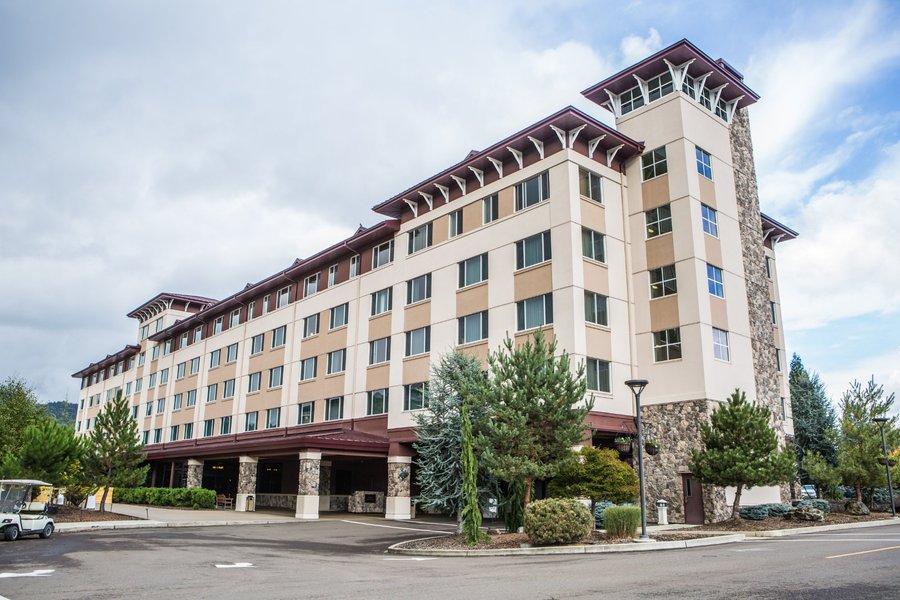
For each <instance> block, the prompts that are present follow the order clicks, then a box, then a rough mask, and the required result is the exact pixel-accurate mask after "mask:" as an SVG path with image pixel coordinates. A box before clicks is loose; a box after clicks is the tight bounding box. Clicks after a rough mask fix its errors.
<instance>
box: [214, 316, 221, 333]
mask: <svg viewBox="0 0 900 600" xmlns="http://www.w3.org/2000/svg"><path fill="white" fill-rule="evenodd" d="M217 333H222V317H218V318H217V319H216V320H215V321H213V335H215V334H217Z"/></svg>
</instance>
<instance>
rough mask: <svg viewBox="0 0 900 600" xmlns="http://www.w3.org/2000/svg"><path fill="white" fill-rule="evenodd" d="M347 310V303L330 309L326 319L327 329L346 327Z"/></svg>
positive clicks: (348, 307)
mask: <svg viewBox="0 0 900 600" xmlns="http://www.w3.org/2000/svg"><path fill="white" fill-rule="evenodd" d="M349 310H350V305H349V303H347V302H345V303H343V304H339V305H338V306H335V307H334V308H332V309H331V312H330V314H329V318H328V327H329V328H330V329H337V328H338V327H343V326H344V325H346V324H347V315H348V313H349Z"/></svg>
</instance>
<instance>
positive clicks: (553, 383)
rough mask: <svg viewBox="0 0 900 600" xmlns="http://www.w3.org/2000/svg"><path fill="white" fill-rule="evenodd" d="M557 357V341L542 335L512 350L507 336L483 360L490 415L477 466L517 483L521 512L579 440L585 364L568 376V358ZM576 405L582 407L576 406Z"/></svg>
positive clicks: (587, 407)
mask: <svg viewBox="0 0 900 600" xmlns="http://www.w3.org/2000/svg"><path fill="white" fill-rule="evenodd" d="M555 355H556V342H555V341H554V342H552V343H550V342H547V340H546V338H545V337H544V334H543V332H542V331H540V330H539V331H537V332H536V333H535V334H534V336H533V337H532V339H529V340H528V341H526V342H525V343H524V344H521V345H519V346H516V345H515V344H514V342H513V340H511V339H509V338H507V339H506V340H505V341H504V343H503V345H502V346H501V347H500V349H499V350H497V351H496V352H491V353H490V355H489V357H488V361H489V363H490V366H491V372H492V375H493V377H492V379H491V381H490V383H489V385H487V386H486V387H485V391H484V394H482V395H481V397H480V401H481V403H482V405H483V406H484V407H485V412H486V413H487V414H489V415H490V418H488V419H486V420H485V421H484V423H482V426H481V427H480V428H479V431H478V434H477V441H476V444H477V446H478V448H479V449H480V450H481V451H482V455H481V462H482V464H483V465H485V467H487V469H488V471H489V472H491V473H492V474H493V475H495V476H496V477H498V478H500V479H503V480H505V481H508V482H511V481H515V480H519V481H521V482H522V486H523V488H524V498H523V502H522V503H523V509H524V507H525V506H527V505H528V503H529V501H530V499H531V484H532V482H534V481H535V480H537V479H547V478H550V477H553V476H554V475H556V473H557V471H558V470H559V468H560V467H562V466H563V465H564V464H565V463H566V462H567V461H570V460H572V451H571V448H572V446H574V445H576V444H578V443H579V442H581V441H582V439H583V438H584V430H585V425H584V419H585V417H586V416H587V413H588V411H589V410H590V405H591V403H590V402H588V403H587V404H586V405H585V404H583V401H584V396H585V392H586V390H587V385H586V383H585V379H584V365H579V367H578V368H577V369H576V370H575V371H574V372H573V370H572V367H571V363H570V361H569V355H568V353H566V352H563V353H562V354H561V355H560V356H559V357H557V356H555ZM579 404H581V405H582V406H580V407H579V406H578V405H579Z"/></svg>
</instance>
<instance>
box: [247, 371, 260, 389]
mask: <svg viewBox="0 0 900 600" xmlns="http://www.w3.org/2000/svg"><path fill="white" fill-rule="evenodd" d="M261 383H262V371H257V372H256V373H250V376H249V377H247V392H248V393H250V394H252V393H253V392H258V391H259V387H260V385H261Z"/></svg>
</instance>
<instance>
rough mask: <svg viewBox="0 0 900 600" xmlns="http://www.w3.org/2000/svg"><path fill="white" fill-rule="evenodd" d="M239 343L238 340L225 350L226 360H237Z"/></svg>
mask: <svg viewBox="0 0 900 600" xmlns="http://www.w3.org/2000/svg"><path fill="white" fill-rule="evenodd" d="M237 353H238V345H237V342H235V343H233V344H230V345H229V346H228V349H227V350H226V351H225V362H230V363H231V362H234V361H236V360H237Z"/></svg>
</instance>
